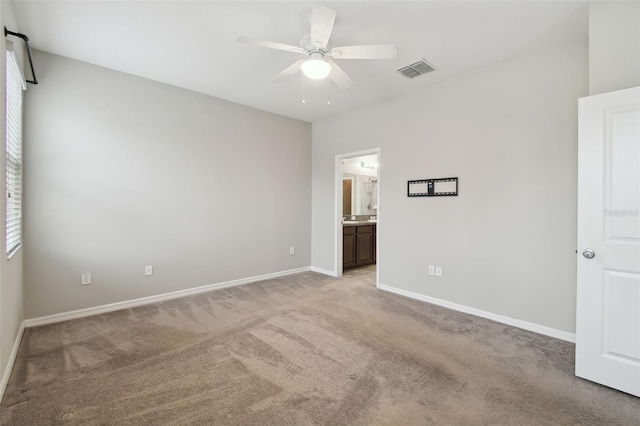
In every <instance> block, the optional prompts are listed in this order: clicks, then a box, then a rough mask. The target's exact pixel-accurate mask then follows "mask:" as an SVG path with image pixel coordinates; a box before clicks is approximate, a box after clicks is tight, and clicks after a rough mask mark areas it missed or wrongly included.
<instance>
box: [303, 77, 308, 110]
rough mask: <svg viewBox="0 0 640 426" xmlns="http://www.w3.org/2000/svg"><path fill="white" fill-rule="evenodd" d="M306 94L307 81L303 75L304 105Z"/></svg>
mask: <svg viewBox="0 0 640 426" xmlns="http://www.w3.org/2000/svg"><path fill="white" fill-rule="evenodd" d="M306 92H307V79H306V78H305V77H304V74H302V103H303V104H306V103H307V101H306V99H305V98H306Z"/></svg>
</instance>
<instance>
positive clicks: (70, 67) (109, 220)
mask: <svg viewBox="0 0 640 426" xmlns="http://www.w3.org/2000/svg"><path fill="white" fill-rule="evenodd" d="M35 62H36V63H37V64H38V78H39V80H40V84H39V85H38V86H37V87H34V88H31V90H29V92H28V94H27V98H26V122H25V139H26V142H25V193H26V194H25V218H26V224H25V241H26V242H25V250H24V252H25V253H24V259H25V277H24V278H25V305H26V312H25V317H26V318H34V317H40V316H45V315H50V314H55V313H59V312H66V311H70V310H75V309H80V308H87V307H92V306H97V305H103V304H108V303H112V302H118V301H124V300H130V299H135V298H139V297H144V296H150V295H156V294H161V293H165V292H171V291H176V290H181V289H188V288H192V287H197V286H202V285H208V284H214V283H219V282H224V281H228V280H234V279H240V278H246V277H252V276H257V275H262V274H267V273H274V272H279V271H285V270H290V269H294V268H300V267H305V266H309V265H310V244H311V243H310V236H311V231H310V217H311V194H310V191H309V189H310V187H311V184H310V179H311V172H310V166H311V126H310V124H309V123H305V122H301V121H297V120H293V119H289V118H285V117H281V116H277V115H274V114H270V113H266V112H262V111H258V110H255V109H252V108H248V107H245V106H241V105H237V104H233V103H230V102H227V101H223V100H219V99H216V98H212V97H209V96H205V95H201V94H197V93H194V92H190V91H187V90H183V89H179V88H176V87H173V86H169V85H165V84H161V83H157V82H154V81H150V80H146V79H142V78H138V77H134V76H131V75H127V74H123V73H120V72H115V71H112V70H108V69H105V68H100V67H97V66H93V65H89V64H86V63H82V62H78V61H74V60H71V59H67V58H63V57H60V56H56V55H51V54H48V53H43V52H36V53H35ZM291 246H295V247H296V254H295V255H294V256H291V255H289V247H291ZM145 265H153V267H154V274H153V276H151V277H145V276H144V266H145ZM82 272H91V273H92V274H93V284H92V285H89V286H80V277H81V273H82Z"/></svg>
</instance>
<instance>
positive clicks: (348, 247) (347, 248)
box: [342, 224, 376, 271]
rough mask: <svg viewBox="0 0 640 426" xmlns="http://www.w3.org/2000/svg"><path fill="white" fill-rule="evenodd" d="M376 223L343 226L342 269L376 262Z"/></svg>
mask: <svg viewBox="0 0 640 426" xmlns="http://www.w3.org/2000/svg"><path fill="white" fill-rule="evenodd" d="M375 247H376V225H375V224H371V225H357V226H344V227H343V228H342V270H343V271H344V270H347V269H351V268H357V267H359V266H365V265H371V264H373V263H376V259H375V256H376V249H375Z"/></svg>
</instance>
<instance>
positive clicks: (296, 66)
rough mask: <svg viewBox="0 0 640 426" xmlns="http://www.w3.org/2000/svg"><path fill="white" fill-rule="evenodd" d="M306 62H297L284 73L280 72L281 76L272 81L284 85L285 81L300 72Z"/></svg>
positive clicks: (301, 60)
mask: <svg viewBox="0 0 640 426" xmlns="http://www.w3.org/2000/svg"><path fill="white" fill-rule="evenodd" d="M304 61H306V59H300V60H299V61H298V62H296V63H295V64H293V65H291V66H290V67H287V68H285V70H284V71H282V72H280V74H278V75H276V76H275V77H273V78H272V79H271V80H270V81H271V82H272V83H282V82H283V81H285V80H286V79H287V78H289V77H291V76H293V75H294V74H296V73H297V72H298V71H300V66H301V65H302V63H303V62H304Z"/></svg>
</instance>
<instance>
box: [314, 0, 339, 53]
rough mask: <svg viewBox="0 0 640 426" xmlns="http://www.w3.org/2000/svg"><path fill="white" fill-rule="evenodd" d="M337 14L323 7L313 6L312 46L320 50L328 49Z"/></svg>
mask: <svg viewBox="0 0 640 426" xmlns="http://www.w3.org/2000/svg"><path fill="white" fill-rule="evenodd" d="M335 20H336V12H335V11H334V10H331V9H328V8H326V7H322V6H313V9H312V12H311V44H313V45H314V46H315V47H317V48H319V49H323V48H325V47H327V44H329V38H330V37H331V32H332V31H333V23H334V22H335Z"/></svg>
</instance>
